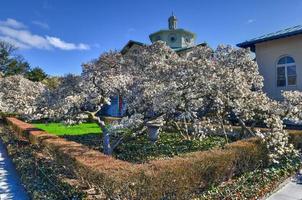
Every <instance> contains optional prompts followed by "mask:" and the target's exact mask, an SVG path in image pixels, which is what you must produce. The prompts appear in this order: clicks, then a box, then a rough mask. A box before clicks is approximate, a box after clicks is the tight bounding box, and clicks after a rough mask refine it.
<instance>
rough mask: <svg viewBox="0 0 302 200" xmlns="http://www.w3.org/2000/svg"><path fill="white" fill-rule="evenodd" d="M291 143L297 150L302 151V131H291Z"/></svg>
mask: <svg viewBox="0 0 302 200" xmlns="http://www.w3.org/2000/svg"><path fill="white" fill-rule="evenodd" d="M289 142H290V143H292V144H293V145H294V147H295V148H296V149H300V150H302V130H290V131H289Z"/></svg>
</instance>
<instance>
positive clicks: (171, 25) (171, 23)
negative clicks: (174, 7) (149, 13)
mask: <svg viewBox="0 0 302 200" xmlns="http://www.w3.org/2000/svg"><path fill="white" fill-rule="evenodd" d="M168 23H169V29H170V30H175V29H176V28H177V18H176V17H175V16H174V14H173V13H172V16H171V17H169V19H168Z"/></svg>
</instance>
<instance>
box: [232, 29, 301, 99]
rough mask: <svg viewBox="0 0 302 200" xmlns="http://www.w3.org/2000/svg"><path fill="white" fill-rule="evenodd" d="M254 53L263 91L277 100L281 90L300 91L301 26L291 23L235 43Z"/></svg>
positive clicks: (279, 97)
mask: <svg viewBox="0 0 302 200" xmlns="http://www.w3.org/2000/svg"><path fill="white" fill-rule="evenodd" d="M237 46H238V47H242V48H250V49H251V51H253V52H254V53H255V54H256V61H257V63H258V66H259V71H260V73H261V74H262V76H263V77H264V91H265V92H266V93H267V94H268V95H269V96H270V97H272V98H274V99H281V98H282V96H281V92H282V91H285V90H302V26H295V27H292V28H288V29H285V30H281V31H278V32H275V33H271V34H267V35H264V36H261V37H258V38H254V39H252V40H248V41H245V42H243V43H240V44H237Z"/></svg>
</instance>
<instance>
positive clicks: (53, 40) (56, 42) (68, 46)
mask: <svg viewBox="0 0 302 200" xmlns="http://www.w3.org/2000/svg"><path fill="white" fill-rule="evenodd" d="M46 39H47V40H48V42H49V43H50V44H51V45H52V46H54V47H57V48H59V49H63V50H75V49H78V50H88V49H89V46H88V45H86V44H83V43H80V44H74V43H68V42H64V41H63V40H61V39H60V38H57V37H50V36H46Z"/></svg>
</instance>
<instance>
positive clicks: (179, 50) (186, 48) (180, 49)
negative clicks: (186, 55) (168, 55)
mask: <svg viewBox="0 0 302 200" xmlns="http://www.w3.org/2000/svg"><path fill="white" fill-rule="evenodd" d="M196 46H207V43H205V42H203V43H200V44H197V45H194V46H191V47H184V48H177V49H173V50H174V51H175V52H176V53H180V52H182V51H186V50H190V49H192V48H193V47H196Z"/></svg>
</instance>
